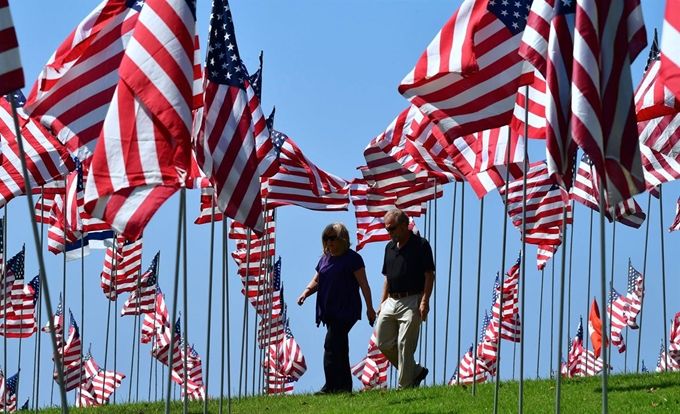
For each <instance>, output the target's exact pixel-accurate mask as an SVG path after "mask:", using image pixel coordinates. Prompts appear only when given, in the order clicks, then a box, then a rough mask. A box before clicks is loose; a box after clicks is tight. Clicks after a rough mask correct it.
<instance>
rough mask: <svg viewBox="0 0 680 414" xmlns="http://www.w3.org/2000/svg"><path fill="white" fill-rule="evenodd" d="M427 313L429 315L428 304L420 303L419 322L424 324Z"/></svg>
mask: <svg viewBox="0 0 680 414" xmlns="http://www.w3.org/2000/svg"><path fill="white" fill-rule="evenodd" d="M428 313H430V304H429V303H428V302H420V320H421V321H423V322H425V320H426V319H427V314H428Z"/></svg>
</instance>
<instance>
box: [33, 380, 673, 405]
mask: <svg viewBox="0 0 680 414" xmlns="http://www.w3.org/2000/svg"><path fill="white" fill-rule="evenodd" d="M601 384H602V379H601V377H599V376H598V377H592V378H565V379H563V381H562V395H561V402H562V404H561V407H562V412H563V413H579V414H580V413H600V412H602V392H601V390H602V387H601ZM494 388H495V384H494V383H489V384H479V385H477V388H476V395H475V396H474V397H473V396H472V387H471V386H466V387H445V386H441V387H421V388H419V389H412V390H404V391H395V390H389V391H387V390H378V391H369V392H356V393H353V394H351V395H330V396H315V395H309V394H300V395H291V396H271V397H270V396H258V397H249V398H243V399H241V401H240V402H239V401H237V400H236V399H233V400H232V403H231V412H232V413H258V414H259V413H276V414H279V413H285V414H306V413H309V414H318V413H351V414H356V413H379V414H387V413H399V414H401V413H428V414H430V413H432V414H436V413H466V414H476V413H493V399H494ZM608 389H609V394H608V396H609V412H610V413H612V414H618V413H635V414H638V413H662V412H665V413H680V373H677V372H674V373H659V374H641V375H635V374H627V375H613V376H610V377H609V386H608ZM518 395H519V383H518V382H516V381H510V382H503V383H501V384H500V397H499V412H500V413H516V412H517V411H518ZM555 398H556V396H555V381H554V380H537V381H534V380H532V381H525V382H524V401H523V404H524V412H525V413H528V414H535V413H554V412H555ZM218 404H219V401H217V400H211V401H210V403H209V412H210V413H217V412H218V411H219V410H218V408H219V406H218ZM164 407H165V406H164V404H163V403H138V404H127V405H116V406H106V407H100V408H97V409H77V408H73V409H71V412H73V413H86V412H87V413H93V412H96V413H116V414H118V413H120V414H147V413H150V414H155V413H162V412H164ZM226 408H227V406H226V401H225V402H224V412H225V413H226V412H227V410H226ZM40 412H41V413H45V414H51V413H54V414H57V413H60V412H61V410H59V409H45V410H41V411H40ZM171 412H173V413H181V412H182V405H181V403H173V405H172V409H171ZM189 412H190V413H197V414H198V413H202V412H203V404H202V403H201V402H192V403H190V404H189Z"/></svg>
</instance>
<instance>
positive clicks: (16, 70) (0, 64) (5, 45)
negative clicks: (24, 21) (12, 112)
mask: <svg viewBox="0 0 680 414" xmlns="http://www.w3.org/2000/svg"><path fill="white" fill-rule="evenodd" d="M0 33H2V39H0V95H4V94H6V93H10V92H12V91H15V90H17V89H21V88H23V87H24V70H23V68H22V67H21V56H20V55H19V42H18V41H17V34H16V32H15V31H14V23H13V22H12V14H11V13H10V11H9V3H7V0H0Z"/></svg>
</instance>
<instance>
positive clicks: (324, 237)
mask: <svg viewBox="0 0 680 414" xmlns="http://www.w3.org/2000/svg"><path fill="white" fill-rule="evenodd" d="M337 238H338V236H323V237H322V238H321V239H322V240H323V241H325V242H327V241H335V240H336V239H337Z"/></svg>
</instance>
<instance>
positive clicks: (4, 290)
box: [2, 135, 20, 414]
mask: <svg viewBox="0 0 680 414" xmlns="http://www.w3.org/2000/svg"><path fill="white" fill-rule="evenodd" d="M19 136H20V135H17V137H19ZM3 210H4V213H3V214H4V217H3V220H4V224H5V226H3V229H2V231H3V233H4V235H3V237H4V236H5V235H6V234H7V204H5V208H4V209H3ZM3 240H5V242H4V243H5V244H6V243H7V238H6V237H4V239H3ZM5 250H7V249H5ZM5 256H6V255H5ZM3 261H4V263H3V264H2V295H3V299H2V300H3V302H4V303H3V304H2V306H3V307H2V309H3V312H4V314H3V317H4V319H5V323H3V324H2V326H3V328H2V342H3V347H2V359H3V361H2V367H3V369H4V370H5V371H7V296H8V295H7V257H3ZM5 377H7V373H5ZM2 406H3V407H4V408H3V412H4V413H5V414H7V396H6V393H5V392H3V393H2Z"/></svg>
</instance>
